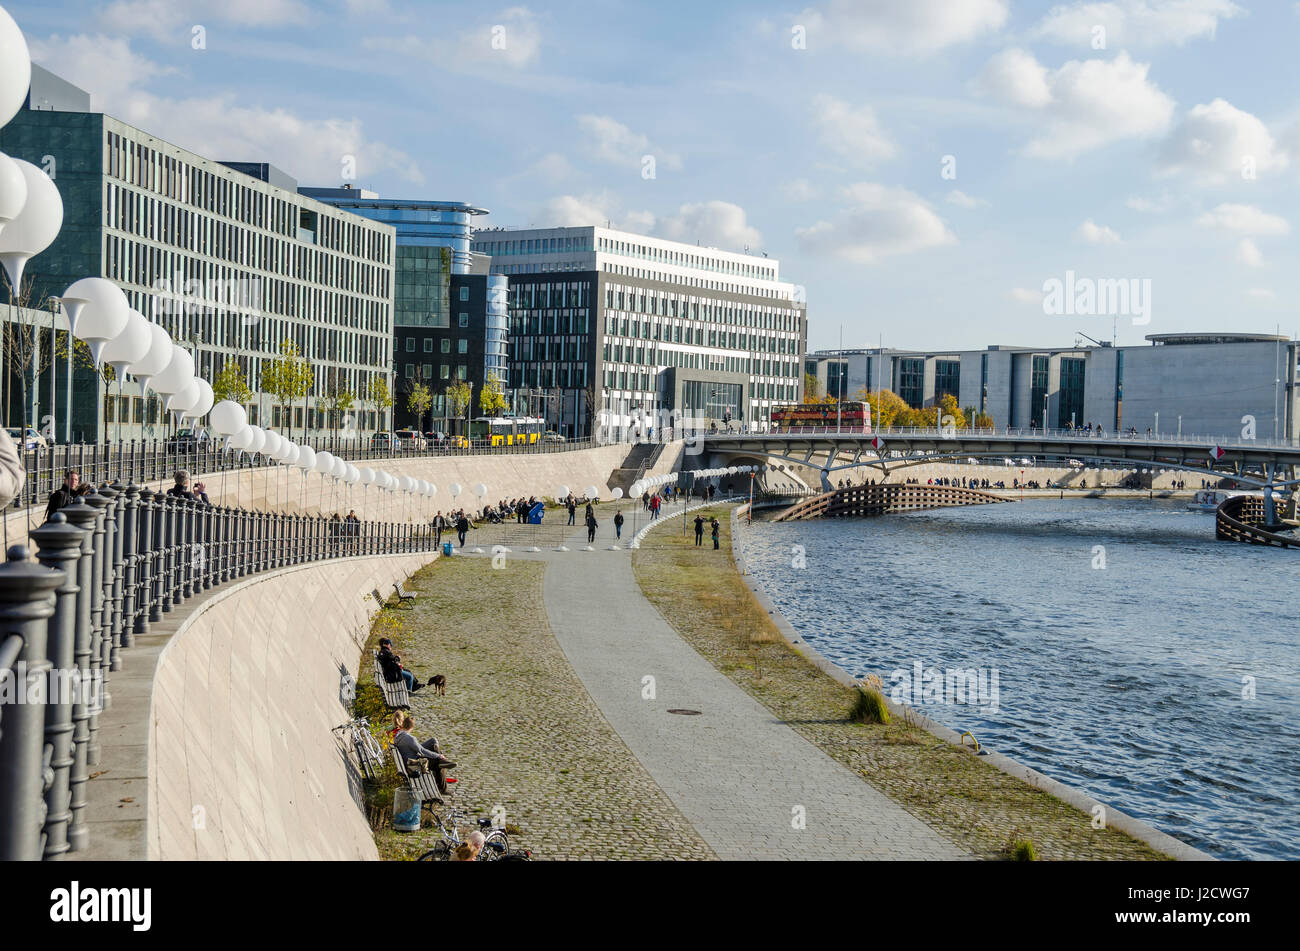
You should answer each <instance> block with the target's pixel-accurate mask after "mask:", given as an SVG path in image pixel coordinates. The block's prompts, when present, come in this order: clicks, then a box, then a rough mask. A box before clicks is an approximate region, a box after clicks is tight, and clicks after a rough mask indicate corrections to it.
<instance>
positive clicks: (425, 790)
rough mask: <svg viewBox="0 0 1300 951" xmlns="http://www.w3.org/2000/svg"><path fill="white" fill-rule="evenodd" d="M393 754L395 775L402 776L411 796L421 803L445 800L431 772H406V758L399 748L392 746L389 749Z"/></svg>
mask: <svg viewBox="0 0 1300 951" xmlns="http://www.w3.org/2000/svg"><path fill="white" fill-rule="evenodd" d="M390 752H391V753H392V754H393V762H394V763H395V764H397V775H398V776H400V777H402V782H403V783H405V785H406V788H407V790H408V791H409V792H410V794H411V798H412V799H414V800H416V801H417V802H419V803H421V804H423V803H426V802H437V803H442V802H446V800H445V799H443V798H442V793H440V792H438V783H437V781H436V780H435V779H434V778H433V773H408V772H407V771H406V758H405V757H403V756H402V752H401V750H399V749H398V748H397V747H395V746H394V747H393V748H392V750H391V751H390Z"/></svg>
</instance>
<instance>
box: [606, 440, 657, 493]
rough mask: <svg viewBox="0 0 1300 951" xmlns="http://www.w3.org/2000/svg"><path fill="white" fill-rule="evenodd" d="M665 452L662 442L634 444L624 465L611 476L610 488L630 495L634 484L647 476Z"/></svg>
mask: <svg viewBox="0 0 1300 951" xmlns="http://www.w3.org/2000/svg"><path fill="white" fill-rule="evenodd" d="M663 451H664V443H661V442H639V443H634V444H633V446H632V449H631V450H630V451H629V452H628V454H627V457H626V458H625V459H624V460H623V464H622V465H621V466H619V467H618V468H617V469H615V470H614V472H613V474H612V475H610V477H609V483H608V485H609V487H610V488H611V489H622V490H623V492H624V494H628V490H629V489H630V488H631V487H632V483H634V482H636V481H637V480H638V479H640V478H641V477H642V476H643V475H645V474H646V470H647V469H651V468H653V467H654V464H655V463H656V462H657V461H658V460H659V455H660V454H661V453H662V452H663Z"/></svg>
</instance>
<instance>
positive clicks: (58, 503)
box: [45, 469, 212, 522]
mask: <svg viewBox="0 0 1300 951" xmlns="http://www.w3.org/2000/svg"><path fill="white" fill-rule="evenodd" d="M172 480H173V482H174V483H175V484H174V485H173V486H172V487H171V488H170V489H168V490H167V494H168V495H169V496H171V497H172V498H176V499H186V500H187V501H190V502H198V503H200V504H201V505H211V504H212V500H211V499H209V498H208V491H207V486H205V485H204V484H203V483H202V482H196V483H194V487H193V488H190V474H189V473H188V472H186V471H185V470H184V469H180V470H178V471H177V472H176V474H175V475H174V476H172ZM94 491H95V487H94V486H93V485H92V484H91V483H89V482H82V481H81V473H80V472H79V471H78V470H76V469H69V470H68V471H67V472H65V473H63V484H62V485H61V486H59V487H58V488H57V489H55V490H54V491H53V492H51V493H50V498H49V502H48V504H47V505H46V506H45V520H46V521H47V522H48V521H49V520H50V516H51V515H53V514H54V513H55V512H57V511H58V510H59V509H61V508H63V507H64V506H65V505H71V504H72V503H73V502H75V501H76V500H77V499H79V498H83V497H84V496H87V495H90V494H91V493H92V492H94Z"/></svg>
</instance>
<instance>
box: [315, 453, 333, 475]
mask: <svg viewBox="0 0 1300 951" xmlns="http://www.w3.org/2000/svg"><path fill="white" fill-rule="evenodd" d="M312 468H313V469H315V470H316V471H317V472H319V473H320V474H321V475H333V473H334V453H332V452H328V451H326V450H324V449H322V450H321V451H320V452H318V453H316V463H315V465H313V466H312Z"/></svg>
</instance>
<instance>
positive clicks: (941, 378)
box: [934, 360, 961, 403]
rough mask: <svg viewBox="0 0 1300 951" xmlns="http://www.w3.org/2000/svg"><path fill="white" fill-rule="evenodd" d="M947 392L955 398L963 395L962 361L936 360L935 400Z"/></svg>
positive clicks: (937, 400)
mask: <svg viewBox="0 0 1300 951" xmlns="http://www.w3.org/2000/svg"><path fill="white" fill-rule="evenodd" d="M945 393H947V394H950V395H951V396H952V397H953V398H954V399H956V398H959V397H960V396H961V361H960V360H936V361H935V362H934V401H935V402H936V403H938V402H939V398H940V397H942V396H943V395H944V394H945Z"/></svg>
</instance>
